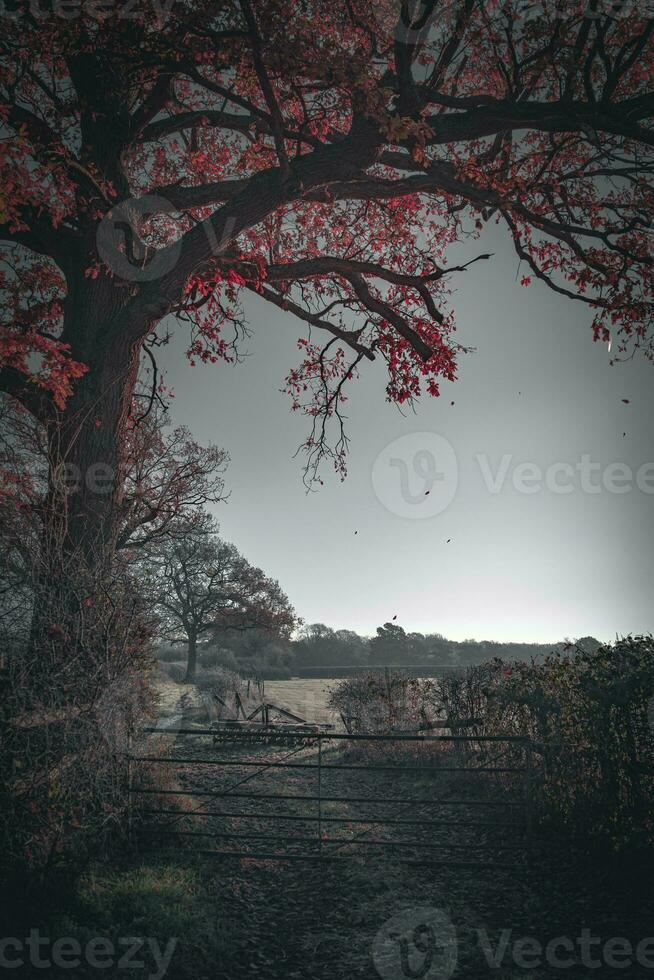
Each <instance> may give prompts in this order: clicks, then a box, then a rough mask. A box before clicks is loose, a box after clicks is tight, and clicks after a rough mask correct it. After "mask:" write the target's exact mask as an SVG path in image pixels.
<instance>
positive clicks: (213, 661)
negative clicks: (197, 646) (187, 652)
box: [198, 647, 238, 671]
mask: <svg viewBox="0 0 654 980" xmlns="http://www.w3.org/2000/svg"><path fill="white" fill-rule="evenodd" d="M198 663H199V664H200V666H201V667H209V668H211V667H225V668H227V670H234V671H236V670H238V661H237V659H236V657H235V656H234V654H233V653H232V651H231V650H225V649H223V648H221V647H210V649H208V650H203V651H202V653H201V654H200V655H199V657H198Z"/></svg>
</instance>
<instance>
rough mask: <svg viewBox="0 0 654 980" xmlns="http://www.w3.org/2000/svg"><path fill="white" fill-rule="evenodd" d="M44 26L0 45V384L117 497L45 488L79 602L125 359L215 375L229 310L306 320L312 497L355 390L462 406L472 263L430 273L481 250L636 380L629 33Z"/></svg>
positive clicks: (414, 23) (410, 15) (645, 293)
mask: <svg viewBox="0 0 654 980" xmlns="http://www.w3.org/2000/svg"><path fill="white" fill-rule="evenodd" d="M5 13H7V12H5ZM59 13H60V14H61V16H58V14H57V8H55V7H53V13H52V15H51V16H40V14H39V15H37V14H36V13H35V12H34V11H33V10H32V8H31V6H30V5H29V4H27V3H21V2H18V3H17V4H16V10H15V13H14V16H15V18H16V22H17V23H16V27H17V28H18V29H17V30H16V31H14V32H5V34H4V36H3V38H2V41H1V42H0V52H1V60H2V69H3V70H2V77H3V81H2V87H1V89H0V93H1V96H0V97H1V99H2V103H3V104H2V107H1V108H0V116H1V118H2V120H3V130H4V138H3V140H2V143H0V166H1V170H2V187H3V192H4V201H3V205H2V208H1V209H0V212H1V213H0V239H1V240H2V242H3V243H4V245H3V248H4V264H3V266H2V281H1V287H2V290H3V293H4V298H5V304H4V310H5V312H4V323H3V326H2V328H1V332H0V359H1V361H2V368H1V370H0V385H1V386H2V388H3V389H4V390H5V391H7V392H9V393H10V394H11V395H12V396H13V397H15V398H16V399H18V400H19V401H20V402H21V403H22V404H23V405H24V406H25V407H26V408H27V409H28V410H29V411H30V412H32V413H34V415H35V416H37V417H38V418H39V419H40V420H41V421H42V423H43V424H44V426H45V428H46V431H47V432H48V433H49V435H50V442H51V445H50V453H51V455H52V456H53V457H55V459H56V458H57V457H59V458H60V459H65V460H66V461H67V462H68V463H70V464H73V465H75V466H77V467H79V469H80V471H81V472H82V473H86V472H87V471H88V470H89V469H90V468H92V467H94V466H95V465H96V464H101V465H102V466H104V467H108V468H109V469H110V470H111V473H112V474H113V478H112V479H113V482H112V484H111V486H112V492H111V493H103V494H98V493H97V492H94V489H93V487H92V486H89V481H86V480H82V481H81V484H80V487H79V489H78V491H77V492H76V493H74V494H68V495H66V497H65V498H63V499H62V498H60V496H58V494H57V487H56V486H55V485H54V484H53V485H52V486H51V507H50V513H51V521H52V522H59V523H58V524H57V527H58V533H57V534H56V535H50V537H49V539H48V540H50V539H54V540H56V543H57V548H58V549H59V550H61V549H64V551H66V552H67V554H69V555H74V556H75V558H74V560H71V561H69V562H68V566H69V567H70V568H74V569H75V573H77V571H78V569H79V567H80V563H82V564H84V563H87V564H89V565H92V566H97V565H98V563H100V564H102V562H103V561H105V559H106V556H107V555H108V554H110V553H111V551H112V549H113V548H114V547H115V544H116V536H117V534H118V527H119V520H118V515H119V513H120V511H121V507H122V501H121V494H122V488H123V486H124V471H125V466H126V455H125V451H124V447H125V443H126V438H127V433H128V429H129V424H130V413H131V406H132V404H133V399H132V395H133V387H134V383H135V378H136V374H137V369H138V363H139V356H140V353H141V351H142V350H143V348H144V347H145V346H148V347H150V348H151V347H152V342H153V338H154V337H155V332H156V330H157V327H158V325H159V324H160V323H161V320H162V318H164V317H166V316H167V315H168V314H175V315H176V316H177V317H178V318H179V319H180V320H182V321H185V322H186V324H187V326H188V331H189V353H190V356H191V358H192V359H197V358H202V359H204V360H216V359H220V358H222V359H225V360H231V359H233V358H234V357H235V356H237V355H236V344H237V341H238V339H239V336H240V335H241V334H242V332H243V330H244V324H243V318H242V315H241V312H240V300H241V298H242V297H243V296H244V295H246V294H248V293H254V294H256V295H257V296H258V297H259V298H260V299H261V300H262V301H263V302H265V303H270V304H272V305H274V306H276V307H280V308H282V309H283V310H286V311H288V313H289V315H292V316H294V317H296V318H297V319H298V321H300V323H301V324H302V328H303V329H302V338H301V339H300V341H299V347H300V351H301V363H300V364H299V366H297V367H295V368H292V369H291V371H290V373H289V375H288V378H287V388H288V390H289V393H290V394H291V397H292V399H293V407H294V408H299V409H304V410H305V411H306V412H307V413H308V415H309V417H310V419H311V426H312V431H311V433H310V435H309V437H308V439H307V443H306V449H307V452H308V455H309V460H308V464H309V472H310V473H312V472H313V466H314V465H315V464H316V463H317V462H318V461H319V459H320V457H321V456H323V455H324V454H325V453H327V454H331V456H332V458H333V460H334V462H335V464H336V466H337V468H338V469H342V468H343V466H344V452H345V449H346V437H345V435H344V433H343V432H342V428H341V425H340V423H341V418H342V416H341V406H342V401H343V392H344V386H345V385H346V382H347V381H348V380H349V379H351V378H353V377H354V375H355V374H356V372H357V370H358V368H359V366H360V364H361V363H362V362H363V361H365V360H373V359H375V358H381V359H382V360H383V361H385V362H386V364H387V366H388V373H389V380H388V385H387V397H388V398H389V399H391V400H392V401H394V402H397V403H404V402H406V401H407V400H411V399H413V398H415V397H417V396H418V395H419V394H420V393H421V391H423V390H426V391H427V392H428V393H429V394H431V395H437V394H438V383H439V379H440V378H443V377H445V378H450V379H451V378H454V377H455V372H456V355H457V352H458V351H459V350H460V346H459V344H458V343H457V342H456V340H455V335H454V328H455V323H454V316H453V312H452V310H451V309H450V308H449V306H448V287H449V284H450V283H451V281H452V277H453V276H455V275H458V274H460V273H461V272H462V270H463V269H464V268H468V270H469V271H468V272H467V274H466V284H467V285H470V284H471V283H473V282H474V279H473V278H472V276H473V275H474V271H473V270H470V265H471V262H472V261H473V260H474V259H475V258H485V257H486V256H481V255H474V253H470V256H469V259H468V262H467V265H465V264H462V263H460V262H459V263H456V262H452V261H451V260H450V259H448V250H449V247H450V246H451V245H452V244H453V243H456V242H458V241H461V240H470V239H474V237H475V236H476V235H477V234H478V233H479V232H480V231H481V230H482V229H483V226H484V224H485V223H486V222H489V221H496V222H500V223H502V224H503V225H504V226H505V228H506V229H507V233H508V235H509V236H510V238H511V239H512V241H513V243H514V245H515V249H516V252H517V254H518V256H519V258H520V260H521V262H522V263H523V270H524V273H525V275H524V280H523V281H524V282H525V284H528V282H529V280H530V279H531V278H532V277H537V278H538V279H541V280H542V281H543V282H545V283H547V284H548V285H549V286H550V287H551V288H552V289H553V290H555V291H556V292H558V293H562V294H564V295H566V296H568V297H570V298H571V299H574V300H578V301H580V302H582V303H584V304H587V305H588V307H589V308H590V310H591V311H592V313H593V317H594V319H593V326H594V331H595V336H596V338H599V339H602V340H607V341H608V340H609V339H611V340H612V343H613V345H614V348H613V349H614V351H615V352H616V353H618V354H619V353H630V352H631V350H632V349H634V348H641V349H642V350H643V351H644V352H645V353H646V354H647V355H648V356H651V353H652V345H651V343H652V334H651V331H650V326H651V310H652V276H651V239H650V237H649V235H650V218H651V204H652V187H651V177H652V165H653V159H654V156H653V152H654V151H653V147H654V129H653V128H652V117H653V115H654V89H653V88H652V84H651V78H652V68H653V67H654V58H653V46H652V26H653V22H652V20H651V18H650V17H648V15H647V11H644V9H643V8H642V7H641V5H636V4H631V3H626V2H625V3H621V2H620V0H618V2H617V3H615V2H614V3H611V4H608V3H604V2H600V0H590V2H588V0H584V2H583V3H577V2H575V0H571V2H570V3H568V4H565V5H561V4H554V3H550V2H549V0H545V2H543V3H542V4H540V5H539V4H525V3H522V2H511V0H507V2H502V0H443V2H441V3H436V2H435V0H379V2H377V3H375V4H371V3H369V2H368V0H331V2H330V3H326V2H317V0H287V2H285V3H280V2H279V0H256V2H255V0H223V2H215V0H214V2H211V3H209V2H203V0H198V2H193V3H191V2H184V0H180V2H177V3H175V4H174V5H173V6H172V8H170V9H169V10H168V11H166V10H165V8H164V7H163V6H159V5H154V4H153V5H152V7H149V6H148V5H147V4H141V5H139V6H138V8H134V9H132V7H131V6H128V8H127V11H126V12H125V11H123V12H122V15H121V12H120V8H119V7H117V8H116V9H115V11H114V12H113V13H111V12H107V11H104V12H103V11H101V10H100V8H99V7H97V6H96V5H91V6H85V5H80V7H79V9H78V10H74V11H73V16H69V14H70V12H69V11H68V10H66V11H65V14H66V16H64V14H63V13H62V12H61V11H59ZM75 13H78V14H79V16H74V14H75ZM321 338H323V339H321ZM332 424H333V425H334V426H335V432H334V436H333V438H332V439H331V440H330V438H329V430H330V427H331V425H332ZM90 482H91V483H92V481H90ZM62 510H63V511H64V513H65V519H64V520H63V522H62V521H61V513H62ZM62 528H63V530H61V529H62ZM58 567H63V566H62V565H61V563H59V566H58ZM59 578H60V577H59ZM50 581H52V577H51V580H50ZM45 588H46V596H45V599H46V600H47V588H48V586H46V587H45ZM47 605H48V604H47V601H45V602H44V603H43V604H42V608H43V609H45V613H44V615H45V616H46V618H47Z"/></svg>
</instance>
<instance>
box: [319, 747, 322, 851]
mask: <svg viewBox="0 0 654 980" xmlns="http://www.w3.org/2000/svg"><path fill="white" fill-rule="evenodd" d="M318 855H319V856H320V858H322V739H321V737H320V735H318Z"/></svg>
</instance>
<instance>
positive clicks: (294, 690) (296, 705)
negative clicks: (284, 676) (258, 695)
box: [265, 677, 340, 724]
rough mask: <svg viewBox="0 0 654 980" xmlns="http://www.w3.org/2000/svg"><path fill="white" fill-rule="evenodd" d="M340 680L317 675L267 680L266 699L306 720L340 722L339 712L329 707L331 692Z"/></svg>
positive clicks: (321, 722)
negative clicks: (283, 679)
mask: <svg viewBox="0 0 654 980" xmlns="http://www.w3.org/2000/svg"><path fill="white" fill-rule="evenodd" d="M339 683H340V682H339V681H338V680H325V679H324V678H316V677H311V678H307V677H294V678H291V680H288V681H266V682H265V697H266V701H269V702H270V703H272V704H276V705H278V706H279V707H280V708H286V709H287V710H288V711H292V712H293V714H295V715H299V716H300V718H304V719H306V721H315V722H318V723H319V724H326V723H332V724H340V718H339V716H338V713H337V712H334V711H331V710H330V709H329V708H328V707H327V701H328V698H329V693H330V691H332V690H333V689H334V688H335V687H336V686H337V685H338V684H339Z"/></svg>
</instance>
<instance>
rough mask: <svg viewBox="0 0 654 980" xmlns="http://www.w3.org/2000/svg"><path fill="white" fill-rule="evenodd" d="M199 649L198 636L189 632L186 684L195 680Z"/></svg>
mask: <svg viewBox="0 0 654 980" xmlns="http://www.w3.org/2000/svg"><path fill="white" fill-rule="evenodd" d="M197 649H198V639H197V636H196V634H195V633H189V636H188V659H187V661H186V677H185V678H184V683H185V684H193V683H194V681H195V669H196V665H197Z"/></svg>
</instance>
